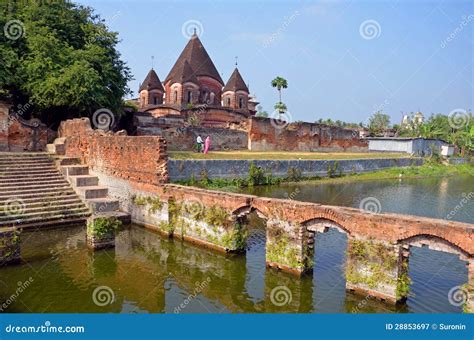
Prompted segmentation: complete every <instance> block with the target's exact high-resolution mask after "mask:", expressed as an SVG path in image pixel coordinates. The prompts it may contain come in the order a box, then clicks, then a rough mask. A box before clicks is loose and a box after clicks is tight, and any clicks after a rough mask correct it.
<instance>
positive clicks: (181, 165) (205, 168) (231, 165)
mask: <svg viewBox="0 0 474 340" xmlns="http://www.w3.org/2000/svg"><path fill="white" fill-rule="evenodd" d="M252 162H253V163H254V164H255V165H256V166H258V167H261V168H262V169H265V170H266V171H267V172H269V173H271V174H272V175H273V176H274V177H280V178H285V177H288V176H289V175H291V174H295V172H296V173H297V174H301V177H327V176H328V174H329V173H332V174H334V175H340V174H355V173H363V172H370V171H376V170H381V169H386V168H392V167H406V166H412V165H417V166H418V165H422V164H423V160H422V159H421V158H381V159H349V160H175V159H169V160H168V175H169V178H170V180H171V181H178V180H189V179H191V178H192V177H193V176H194V178H195V179H199V178H200V177H202V176H203V175H204V174H205V175H206V176H207V177H208V178H210V179H215V178H224V179H231V178H244V177H247V176H248V173H249V168H250V163H252Z"/></svg>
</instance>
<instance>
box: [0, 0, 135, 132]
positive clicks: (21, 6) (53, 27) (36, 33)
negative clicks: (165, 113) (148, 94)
mask: <svg viewBox="0 0 474 340" xmlns="http://www.w3.org/2000/svg"><path fill="white" fill-rule="evenodd" d="M13 20H17V29H19V30H21V32H22V34H21V35H18V37H16V36H15V39H11V38H9V37H8V36H7V35H6V34H0V96H1V97H3V98H7V99H9V100H11V101H12V102H13V104H14V105H17V104H25V103H30V105H31V107H32V112H30V113H31V114H32V115H34V116H37V117H40V118H42V119H43V120H44V121H45V122H47V123H50V122H51V121H53V122H57V121H60V120H62V119H65V118H67V117H66V115H67V116H69V117H71V116H72V117H73V116H84V115H92V113H93V112H94V111H95V110H97V109H99V108H107V109H110V110H112V111H113V112H116V113H119V114H120V113H122V104H123V100H122V98H123V96H124V95H125V94H128V93H130V90H129V89H128V87H127V82H128V81H129V80H130V79H132V77H131V74H130V70H129V68H128V67H127V66H126V65H125V63H124V62H123V61H122V60H121V59H120V54H119V52H118V51H117V50H116V45H117V43H118V42H119V40H118V35H117V33H115V32H110V31H109V30H108V29H107V27H106V25H105V24H104V22H103V20H101V19H100V18H99V16H97V15H95V14H94V13H93V11H92V9H91V8H89V7H84V6H81V5H76V4H73V3H71V2H69V1H65V0H60V1H31V2H29V1H28V2H27V1H13V0H8V1H4V2H2V3H1V5H0V27H2V28H3V27H5V25H6V24H9V23H10V24H11V23H12V22H13Z"/></svg>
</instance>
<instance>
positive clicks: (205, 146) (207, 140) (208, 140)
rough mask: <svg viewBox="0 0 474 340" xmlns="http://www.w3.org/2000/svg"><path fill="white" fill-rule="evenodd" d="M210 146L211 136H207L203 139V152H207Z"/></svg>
mask: <svg viewBox="0 0 474 340" xmlns="http://www.w3.org/2000/svg"><path fill="white" fill-rule="evenodd" d="M210 147H211V136H209V135H208V136H207V137H206V140H205V141H204V153H208V152H209V148H210Z"/></svg>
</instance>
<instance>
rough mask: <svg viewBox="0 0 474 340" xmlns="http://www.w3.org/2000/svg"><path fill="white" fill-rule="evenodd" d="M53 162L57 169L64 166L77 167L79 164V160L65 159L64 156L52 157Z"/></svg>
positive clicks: (73, 158)
mask: <svg viewBox="0 0 474 340" xmlns="http://www.w3.org/2000/svg"><path fill="white" fill-rule="evenodd" d="M54 159H55V160H54V162H55V163H56V166H57V167H60V166H64V165H79V164H81V160H80V159H79V158H76V157H66V156H57V157H54Z"/></svg>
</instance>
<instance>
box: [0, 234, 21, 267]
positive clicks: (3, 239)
mask: <svg viewBox="0 0 474 340" xmlns="http://www.w3.org/2000/svg"><path fill="white" fill-rule="evenodd" d="M20 261H21V252H20V232H19V231H18V230H17V229H16V228H14V227H9V228H0V266H3V265H7V264H14V263H18V262H20Z"/></svg>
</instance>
